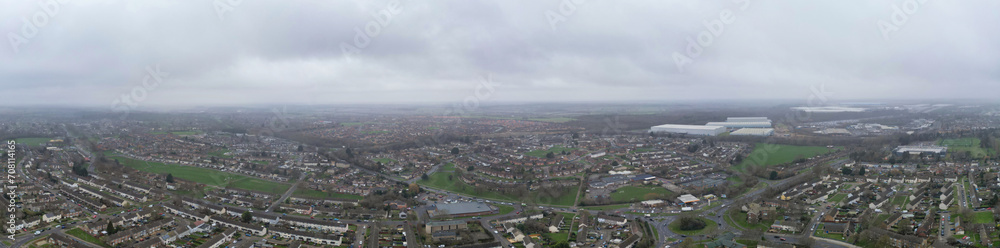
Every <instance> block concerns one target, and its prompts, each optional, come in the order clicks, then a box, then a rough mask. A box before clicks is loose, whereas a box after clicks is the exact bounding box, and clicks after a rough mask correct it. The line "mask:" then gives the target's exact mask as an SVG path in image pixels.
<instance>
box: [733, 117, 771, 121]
mask: <svg viewBox="0 0 1000 248" xmlns="http://www.w3.org/2000/svg"><path fill="white" fill-rule="evenodd" d="M758 121H766V122H770V121H771V120H768V119H767V117H729V118H726V122H758Z"/></svg>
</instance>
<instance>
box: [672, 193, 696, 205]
mask: <svg viewBox="0 0 1000 248" xmlns="http://www.w3.org/2000/svg"><path fill="white" fill-rule="evenodd" d="M677 200H678V201H680V202H683V203H685V204H689V203H695V202H699V201H701V200H699V199H698V197H695V196H694V195H692V194H686V195H681V196H678V197H677Z"/></svg>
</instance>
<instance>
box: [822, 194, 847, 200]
mask: <svg viewBox="0 0 1000 248" xmlns="http://www.w3.org/2000/svg"><path fill="white" fill-rule="evenodd" d="M844 198H847V194H835V195H833V197H830V199H827V201H829V202H840V201H843V200H844Z"/></svg>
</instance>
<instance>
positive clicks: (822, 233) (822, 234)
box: [813, 224, 844, 240]
mask: <svg viewBox="0 0 1000 248" xmlns="http://www.w3.org/2000/svg"><path fill="white" fill-rule="evenodd" d="M813 236H816V237H820V238H828V239H832V240H844V235H843V234H839V233H826V231H824V230H823V224H819V226H817V227H816V232H815V233H813Z"/></svg>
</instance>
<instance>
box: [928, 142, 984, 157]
mask: <svg viewBox="0 0 1000 248" xmlns="http://www.w3.org/2000/svg"><path fill="white" fill-rule="evenodd" d="M979 142H980V140H979V138H961V139H943V140H939V141H938V145H941V146H947V147H948V153H949V154H954V153H957V152H962V153H964V152H969V153H971V154H972V157H973V158H982V157H985V156H992V155H994V154H995V152H994V151H993V150H989V149H983V148H982V147H980V146H979Z"/></svg>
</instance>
